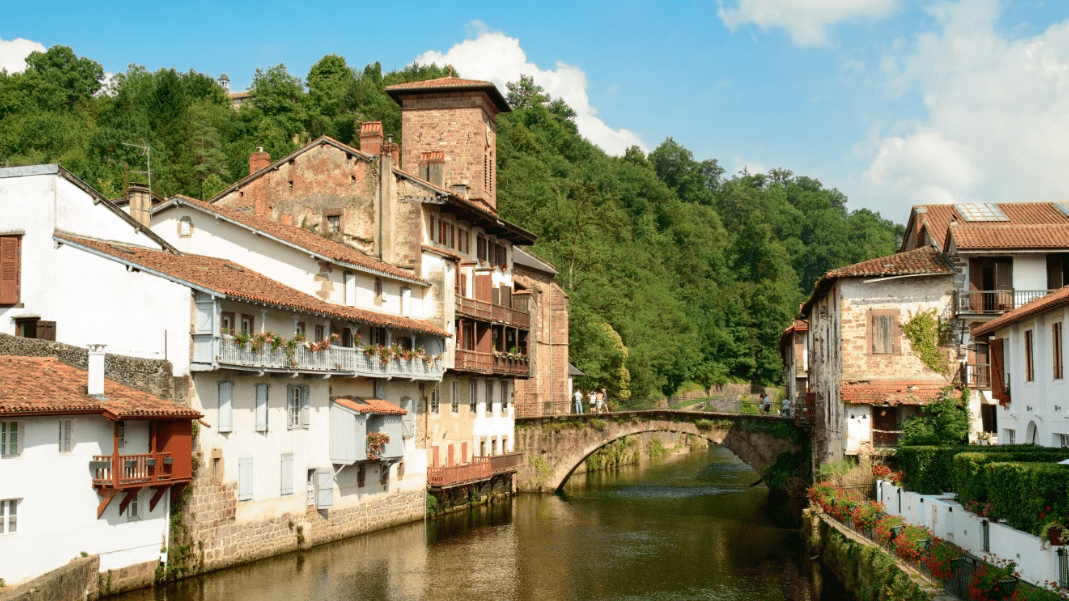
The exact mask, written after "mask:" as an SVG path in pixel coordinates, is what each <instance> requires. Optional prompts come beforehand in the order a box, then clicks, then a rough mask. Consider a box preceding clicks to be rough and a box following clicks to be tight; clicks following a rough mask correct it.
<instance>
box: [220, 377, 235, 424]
mask: <svg viewBox="0 0 1069 601" xmlns="http://www.w3.org/2000/svg"><path fill="white" fill-rule="evenodd" d="M219 431H220V432H233V431H234V383H233V382H219Z"/></svg>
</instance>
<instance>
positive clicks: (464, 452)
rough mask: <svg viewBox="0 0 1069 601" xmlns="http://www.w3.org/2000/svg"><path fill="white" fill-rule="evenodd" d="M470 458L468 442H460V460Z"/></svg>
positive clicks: (463, 460)
mask: <svg viewBox="0 0 1069 601" xmlns="http://www.w3.org/2000/svg"><path fill="white" fill-rule="evenodd" d="M467 460H468V443H467V442H462V443H460V462H461V463H464V462H466V461H467Z"/></svg>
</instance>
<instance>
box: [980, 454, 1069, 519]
mask: <svg viewBox="0 0 1069 601" xmlns="http://www.w3.org/2000/svg"><path fill="white" fill-rule="evenodd" d="M983 469H984V470H985V471H986V472H987V474H986V478H987V481H988V482H990V483H991V484H992V486H990V487H989V488H988V497H989V499H990V501H991V505H992V506H993V510H994V514H995V515H996V516H998V517H1000V518H1004V519H1005V520H1006V522H1007V523H1008V524H1009V525H1010V526H1011V527H1013V528H1017V529H1018V530H1024V531H1025V532H1030V533H1032V534H1034V535H1036V536H1039V534H1040V533H1041V532H1042V529H1043V526H1044V525H1045V524H1046V523H1047V522H1048V521H1050V520H1051V519H1052V518H1053V517H1056V516H1061V515H1066V514H1069V499H1067V498H1066V495H1065V491H1066V490H1069V470H1067V469H1065V467H1063V466H1060V465H1058V464H1055V463H988V464H986V465H985V466H984V468H983ZM996 483H997V486H996V485H995V484H996Z"/></svg>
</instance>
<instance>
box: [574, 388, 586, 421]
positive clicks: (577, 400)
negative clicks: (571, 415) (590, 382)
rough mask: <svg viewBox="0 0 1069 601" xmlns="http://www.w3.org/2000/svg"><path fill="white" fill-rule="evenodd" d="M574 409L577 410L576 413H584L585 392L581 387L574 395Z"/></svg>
mask: <svg viewBox="0 0 1069 601" xmlns="http://www.w3.org/2000/svg"><path fill="white" fill-rule="evenodd" d="M572 409H574V410H575V413H576V415H582V414H583V393H582V392H580V391H579V389H578V388H577V389H575V395H574V396H572Z"/></svg>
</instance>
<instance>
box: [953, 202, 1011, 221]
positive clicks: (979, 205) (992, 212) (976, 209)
mask: <svg viewBox="0 0 1069 601" xmlns="http://www.w3.org/2000/svg"><path fill="white" fill-rule="evenodd" d="M954 210H955V211H957V212H958V214H959V215H961V218H962V219H964V220H965V221H1009V220H1010V218H1009V217H1007V216H1006V214H1005V213H1003V212H1002V209H1000V208H999V206H998V205H997V204H995V203H993V202H967V203H962V204H956V205H954Z"/></svg>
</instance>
